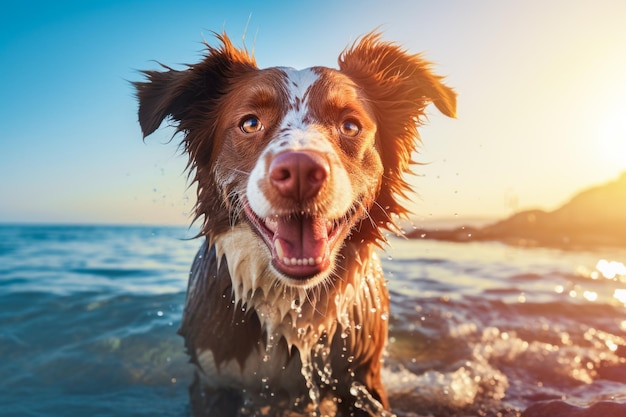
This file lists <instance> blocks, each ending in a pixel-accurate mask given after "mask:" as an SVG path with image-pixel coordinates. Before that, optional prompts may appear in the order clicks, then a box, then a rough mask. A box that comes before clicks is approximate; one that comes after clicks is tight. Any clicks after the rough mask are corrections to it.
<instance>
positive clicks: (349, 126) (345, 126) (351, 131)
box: [339, 119, 361, 138]
mask: <svg viewBox="0 0 626 417" xmlns="http://www.w3.org/2000/svg"><path fill="white" fill-rule="evenodd" d="M339 132H341V134H342V135H344V136H348V137H351V138H353V137H355V136H356V135H358V134H359V133H361V126H360V125H359V124H358V122H357V121H356V120H353V119H348V120H346V121H344V122H343V123H341V126H339Z"/></svg>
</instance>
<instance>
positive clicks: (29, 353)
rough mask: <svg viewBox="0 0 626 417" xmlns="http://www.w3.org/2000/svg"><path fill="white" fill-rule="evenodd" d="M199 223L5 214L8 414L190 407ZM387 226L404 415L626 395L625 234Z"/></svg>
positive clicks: (392, 351) (2, 364)
mask: <svg viewBox="0 0 626 417" xmlns="http://www.w3.org/2000/svg"><path fill="white" fill-rule="evenodd" d="M193 234H194V233H193V232H191V231H189V230H188V229H186V228H184V227H149V226H141V227H130V226H120V227H114V226H42V225H26V226H24V225H4V226H0V415H3V416H78V415H84V416H177V417H183V416H190V415H191V412H190V407H189V398H188V387H189V385H190V384H191V382H192V377H193V368H192V367H191V365H189V364H188V358H187V356H186V354H185V352H184V347H183V340H182V338H180V337H179V336H178V335H177V334H176V329H177V328H178V326H179V323H180V319H181V315H182V309H183V305H184V301H185V291H186V285H187V278H188V275H189V267H190V265H191V261H192V259H193V257H194V255H195V251H196V250H197V248H198V246H199V244H200V242H199V241H198V240H194V239H190V237H192V236H193ZM390 241H391V247H389V248H387V249H386V251H384V252H382V253H381V258H382V259H383V266H384V270H385V273H386V278H387V279H388V288H389V291H390V293H391V315H390V317H389V324H390V334H389V343H388V346H387V352H386V357H385V367H384V370H383V380H384V383H385V385H386V387H387V390H388V393H389V397H390V402H391V405H392V409H393V412H394V413H395V414H396V415H398V416H405V417H418V416H519V415H520V414H521V413H522V412H523V411H524V410H526V409H527V408H528V407H530V406H532V405H533V404H534V405H536V404H538V403H540V402H542V401H554V400H561V401H563V403H562V408H563V410H565V409H566V408H567V407H566V405H567V404H572V405H576V406H580V407H590V406H592V405H593V404H596V403H607V402H608V403H612V404H617V403H622V404H623V403H626V340H625V335H626V268H625V267H624V264H625V263H626V248H604V249H594V250H586V251H562V250H557V249H545V248H516V247H511V246H506V245H503V244H499V243H462V244H460V243H445V242H434V241H427V240H405V239H400V238H391V239H390ZM552 413H554V411H553V412H552ZM539 415H542V414H541V413H539V414H536V413H535V414H533V416H539ZM548 415H550V414H546V417H547V416H548Z"/></svg>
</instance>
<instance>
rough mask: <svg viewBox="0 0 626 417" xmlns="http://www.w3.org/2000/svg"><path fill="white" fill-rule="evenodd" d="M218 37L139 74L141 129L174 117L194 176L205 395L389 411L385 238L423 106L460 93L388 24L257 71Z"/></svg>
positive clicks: (444, 108)
mask: <svg viewBox="0 0 626 417" xmlns="http://www.w3.org/2000/svg"><path fill="white" fill-rule="evenodd" d="M218 38H219V40H220V45H219V46H218V47H212V46H208V45H207V47H208V52H207V54H206V57H205V58H204V60H203V61H202V62H200V63H198V64H194V65H190V66H189V67H188V68H186V69H184V70H174V69H171V68H169V67H164V70H163V71H162V72H159V71H146V72H145V75H146V78H147V80H146V81H145V82H138V83H135V86H136V89H137V96H138V99H139V122H140V124H141V128H142V130H143V134H144V137H145V136H147V135H150V134H151V133H152V132H154V131H155V130H156V129H157V128H158V127H159V125H160V124H161V122H162V121H163V120H164V119H166V118H171V119H172V120H173V121H174V122H175V123H176V124H177V132H180V133H182V135H183V136H184V142H183V143H184V148H185V150H186V152H187V153H188V154H189V167H190V170H191V172H192V173H193V175H194V179H195V182H197V186H198V192H197V193H198V200H197V204H196V208H195V209H196V216H197V218H202V219H203V224H202V231H201V235H203V236H204V237H205V242H204V244H203V246H202V247H201V249H200V251H199V253H198V255H197V258H196V259H195V261H194V264H193V266H192V270H191V277H190V280H189V288H188V292H187V303H186V306H185V311H184V317H183V320H182V325H181V328H180V333H181V334H182V335H183V336H184V338H185V341H186V346H187V349H188V352H189V354H190V355H191V358H192V361H193V362H194V363H195V364H196V365H197V368H198V371H199V372H198V373H197V374H198V375H197V379H196V384H195V386H194V387H193V388H192V391H193V392H195V393H196V394H198V395H195V399H196V400H197V402H196V405H195V408H196V410H197V411H198V410H203V412H205V413H209V414H210V415H229V414H232V415H237V414H239V415H245V413H246V407H249V408H250V409H254V408H255V407H260V406H262V405H264V404H272V405H273V406H282V407H284V408H286V409H288V408H293V409H301V410H307V409H308V410H311V409H315V408H317V407H319V404H320V403H321V402H323V401H328V400H324V399H325V398H326V399H327V398H332V403H333V404H334V405H333V407H335V408H336V410H337V413H338V414H340V415H359V414H363V415H367V414H371V413H376V414H378V413H382V412H383V409H388V407H389V404H388V400H387V395H386V393H385V389H384V387H383V385H382V383H381V367H382V363H381V362H382V353H383V349H384V346H385V343H386V340H387V319H388V316H389V301H388V292H387V289H386V286H385V281H384V278H383V274H382V271H381V266H380V262H379V259H378V257H377V255H376V253H375V249H376V247H377V246H380V244H381V243H382V242H384V241H385V237H384V234H383V233H384V231H385V229H388V230H389V229H393V228H394V218H396V217H397V216H402V215H405V214H406V209H405V208H404V207H403V206H402V205H401V203H400V202H399V198H402V197H404V196H405V195H406V192H407V191H408V190H409V186H408V184H407V183H406V181H405V180H404V179H403V174H404V173H406V172H408V171H409V168H410V165H411V164H412V153H413V152H414V151H415V150H416V146H417V142H418V140H419V139H418V133H417V127H418V125H419V124H420V121H421V118H422V117H423V115H424V108H425V107H426V105H427V104H429V103H431V102H432V103H434V104H435V106H436V107H437V108H438V109H439V110H440V111H441V112H442V113H444V114H445V115H447V116H451V117H452V116H454V114H455V106H456V96H455V93H454V92H453V91H452V90H451V89H450V88H448V87H446V86H445V85H443V84H442V82H441V77H439V76H437V75H434V74H433V73H432V72H431V70H430V65H429V63H427V62H425V61H424V60H423V59H422V58H421V57H420V56H419V55H412V54H408V53H407V52H405V51H404V50H403V49H402V48H400V47H398V46H397V45H395V44H393V43H388V42H384V41H382V40H381V39H380V36H379V34H377V33H370V34H368V35H366V36H364V37H363V38H361V39H360V40H359V41H358V42H356V43H355V44H354V45H352V46H351V47H349V48H347V49H346V50H345V51H344V52H343V53H342V54H341V55H340V57H339V69H338V70H335V69H330V68H325V67H313V68H308V69H304V70H294V69H292V68H280V67H277V68H268V69H259V68H257V66H256V64H255V61H254V58H253V57H251V56H250V55H249V54H248V53H247V51H246V50H245V49H238V48H236V47H234V46H233V45H232V43H231V42H230V40H229V39H228V37H227V36H226V35H218ZM193 392H192V394H193ZM192 397H194V395H192ZM272 409H274V408H272ZM207 410H208V411H207ZM211 413H212V414H211Z"/></svg>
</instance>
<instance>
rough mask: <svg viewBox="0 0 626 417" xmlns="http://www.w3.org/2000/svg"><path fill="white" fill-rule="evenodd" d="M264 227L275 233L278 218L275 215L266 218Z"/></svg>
mask: <svg viewBox="0 0 626 417" xmlns="http://www.w3.org/2000/svg"><path fill="white" fill-rule="evenodd" d="M265 227H267V228H268V229H269V230H270V231H271V232H274V233H276V230H277V229H278V220H277V219H276V218H275V217H268V218H266V219H265Z"/></svg>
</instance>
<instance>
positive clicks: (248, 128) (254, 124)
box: [240, 116, 263, 133]
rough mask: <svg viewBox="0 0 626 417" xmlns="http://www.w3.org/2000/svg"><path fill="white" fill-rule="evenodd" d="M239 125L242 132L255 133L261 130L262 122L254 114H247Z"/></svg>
mask: <svg viewBox="0 0 626 417" xmlns="http://www.w3.org/2000/svg"><path fill="white" fill-rule="evenodd" d="M240 127H241V130H242V131H243V132H244V133H255V132H260V131H261V130H263V123H261V121H260V120H259V119H258V118H257V117H255V116H248V117H246V118H244V119H243V121H242V122H241V125H240Z"/></svg>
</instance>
